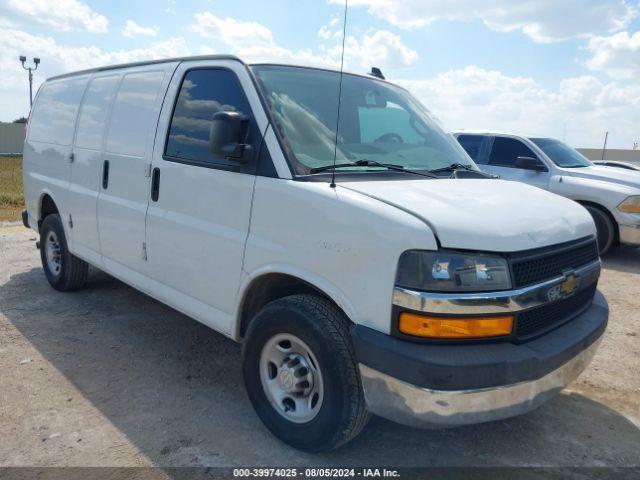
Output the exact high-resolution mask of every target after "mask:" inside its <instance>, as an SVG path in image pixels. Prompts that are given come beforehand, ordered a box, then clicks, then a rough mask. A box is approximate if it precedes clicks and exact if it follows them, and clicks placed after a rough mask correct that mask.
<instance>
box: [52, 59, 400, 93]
mask: <svg viewBox="0 0 640 480" xmlns="http://www.w3.org/2000/svg"><path fill="white" fill-rule="evenodd" d="M194 60H233V61H236V62H240V63H241V64H243V65H282V66H292V67H303V68H311V69H316V70H325V71H329V72H339V71H340V70H338V69H334V68H327V67H323V66H313V65H301V64H294V63H291V64H289V63H282V62H255V63H246V62H244V61H243V60H242V59H241V58H239V57H236V56H235V55H226V54H222V55H192V56H186V57H172V58H162V59H158V60H144V61H140V62H131V63H119V64H116V65H105V66H103V67H95V68H87V69H86V70H78V71H75V72H69V73H63V74H60V75H54V76H53V77H49V78H47V81H49V80H57V79H60V78H67V77H73V76H75V75H85V74H88V73H94V72H103V71H106V70H117V69H119V68H130V67H140V66H144V65H155V64H159V63H168V62H184V61H194ZM343 73H345V74H349V75H355V76H358V77H365V78H374V79H376V80H378V81H381V82H384V83H392V82H389V81H388V80H386V79H381V78H378V77H374V76H372V75H371V74H367V73H357V72H349V71H346V70H345V71H344V72H343ZM393 85H395V86H399V85H396V84H393ZM400 88H402V87H400Z"/></svg>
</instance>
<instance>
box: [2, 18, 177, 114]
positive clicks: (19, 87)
mask: <svg viewBox="0 0 640 480" xmlns="http://www.w3.org/2000/svg"><path fill="white" fill-rule="evenodd" d="M39 52H47V56H46V57H43V58H42V63H41V64H40V66H39V68H38V70H37V71H36V72H35V73H34V89H37V88H38V86H39V85H40V83H41V82H42V81H43V80H44V79H45V78H47V77H49V76H52V75H57V74H60V73H66V72H71V71H74V70H82V69H85V68H90V67H95V66H102V65H110V64H115V63H124V62H134V61H138V60H148V59H160V58H168V57H177V56H183V55H188V54H189V53H190V51H189V48H188V47H187V44H186V42H185V40H184V39H183V38H182V37H174V38H169V39H167V40H165V41H162V42H156V43H152V44H151V45H149V46H148V47H145V48H138V49H133V50H115V51H111V52H107V51H104V50H101V49H100V48H98V47H95V46H87V47H67V46H63V45H60V44H59V43H57V42H56V41H55V40H54V39H53V38H51V37H45V36H38V35H31V34H30V33H27V32H24V31H21V30H16V29H0V70H1V71H2V73H3V74H2V76H0V91H2V94H1V97H2V98H1V99H0V100H1V104H2V110H3V111H2V116H3V119H4V120H7V119H12V118H18V117H20V116H22V115H25V114H26V113H27V111H28V108H29V100H28V93H27V92H28V83H27V76H26V74H25V72H24V70H23V69H22V67H21V66H20V62H18V61H17V58H18V56H19V55H27V57H28V58H31V56H33V55H36V54H38V53H39Z"/></svg>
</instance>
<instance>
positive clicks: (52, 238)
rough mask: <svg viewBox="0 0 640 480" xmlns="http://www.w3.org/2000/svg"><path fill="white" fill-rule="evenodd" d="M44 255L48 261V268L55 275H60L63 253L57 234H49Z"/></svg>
mask: <svg viewBox="0 0 640 480" xmlns="http://www.w3.org/2000/svg"><path fill="white" fill-rule="evenodd" d="M44 253H45V258H46V259H47V267H48V268H49V271H50V272H51V273H52V274H53V275H56V276H57V275H59V274H60V269H61V266H62V252H61V249H60V242H59V241H58V236H57V235H56V234H55V232H49V233H48V234H47V237H46V238H45V242H44Z"/></svg>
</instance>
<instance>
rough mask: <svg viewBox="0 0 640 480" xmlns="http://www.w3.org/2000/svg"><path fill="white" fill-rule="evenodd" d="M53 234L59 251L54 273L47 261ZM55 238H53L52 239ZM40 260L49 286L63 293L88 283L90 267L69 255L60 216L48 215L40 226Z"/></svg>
mask: <svg viewBox="0 0 640 480" xmlns="http://www.w3.org/2000/svg"><path fill="white" fill-rule="evenodd" d="M51 234H53V235H54V236H55V239H56V240H57V245H58V251H59V267H58V269H57V270H56V271H54V270H53V269H52V268H51V267H50V266H49V262H48V261H47V244H48V240H47V239H48V238H49V237H50V235H51ZM51 238H53V236H52V237H51ZM40 259H41V260H42V268H43V269H44V274H45V276H46V277H47V280H48V281H49V284H50V285H51V286H52V287H53V288H55V289H56V290H59V291H61V292H67V291H71V290H77V289H79V288H81V287H82V286H83V285H84V284H85V282H86V281H87V275H88V273H89V265H88V264H87V263H86V262H85V261H83V260H80V259H79V258H78V257H76V256H74V255H72V254H71V253H69V249H68V248H67V239H66V237H65V236H64V228H63V226H62V220H61V219H60V215H58V214H51V215H47V216H46V217H45V219H44V220H43V221H42V225H41V226H40Z"/></svg>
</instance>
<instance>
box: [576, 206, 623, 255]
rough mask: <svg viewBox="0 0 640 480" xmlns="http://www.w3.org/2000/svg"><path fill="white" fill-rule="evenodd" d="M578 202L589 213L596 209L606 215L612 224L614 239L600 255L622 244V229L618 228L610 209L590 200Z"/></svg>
mask: <svg viewBox="0 0 640 480" xmlns="http://www.w3.org/2000/svg"><path fill="white" fill-rule="evenodd" d="M576 202H578V203H579V204H580V205H582V206H583V207H585V208H586V209H587V210H588V211H589V209H594V210H597V211H599V212H600V213H602V214H603V215H605V216H606V217H607V218H608V220H609V222H610V223H611V227H612V230H613V231H612V234H613V238H612V239H611V242H610V244H609V245H608V246H607V248H605V249H604V250H602V251H601V252H600V253H601V254H604V253H606V252H607V251H608V250H609V249H610V248H611V247H613V246H615V245H618V244H619V243H620V229H619V227H618V222H617V221H616V219H615V218H614V216H613V215H612V214H611V212H610V211H609V209H608V208H607V207H605V206H603V205H601V204H599V203H596V202H591V201H588V200H576ZM589 213H590V214H591V212H590V211H589Z"/></svg>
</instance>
